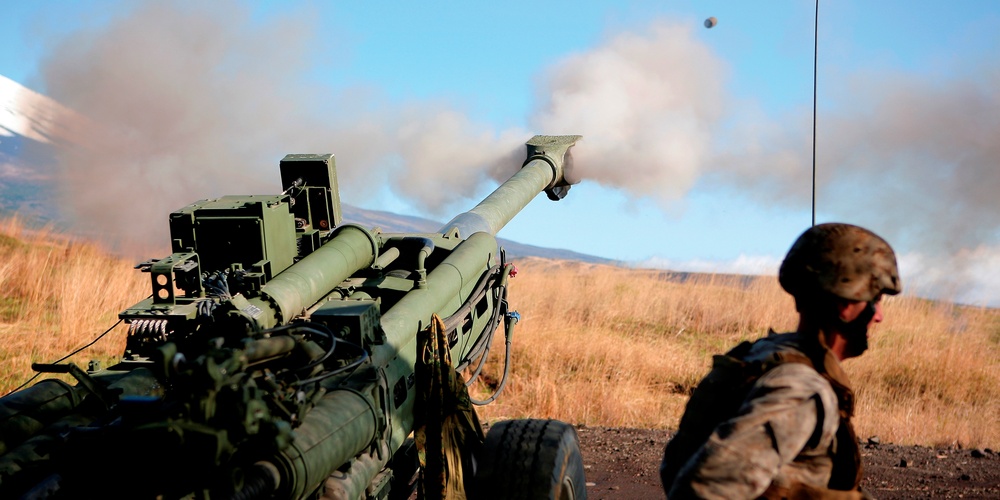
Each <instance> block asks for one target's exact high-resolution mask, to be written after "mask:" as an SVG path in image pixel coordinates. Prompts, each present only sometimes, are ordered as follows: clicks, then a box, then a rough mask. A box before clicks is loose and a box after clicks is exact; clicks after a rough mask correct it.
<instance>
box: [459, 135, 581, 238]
mask: <svg viewBox="0 0 1000 500" xmlns="http://www.w3.org/2000/svg"><path fill="white" fill-rule="evenodd" d="M579 139H580V136H579V135H555V136H550V135H536V136H535V137H532V138H531V140H530V141H528V142H527V147H528V158H527V159H526V160H525V162H524V165H523V166H522V167H521V170H520V171H518V172H517V173H516V174H514V175H513V176H512V177H511V178H510V179H508V180H507V182H504V183H503V184H501V185H500V187H498V188H497V189H496V190H495V191H493V193H491V194H490V195H489V196H487V197H486V199H484V200H483V201H481V202H480V203H479V204H478V205H476V206H475V208H473V209H472V210H469V211H468V212H465V213H462V214H459V215H458V216H456V217H455V218H454V219H452V220H451V221H449V222H448V223H447V224H445V225H444V226H443V227H442V228H441V233H447V232H449V231H451V230H452V229H458V232H459V235H460V236H461V237H463V238H467V237H469V236H470V235H472V234H473V233H477V232H480V231H482V232H486V233H489V234H491V235H493V236H496V234H497V232H499V231H500V229H502V228H503V227H504V226H505V225H507V223H508V222H510V220H511V219H513V218H514V216H515V215H517V213H518V212H520V211H521V210H522V209H524V207H526V206H527V205H528V203H529V202H531V200H533V199H534V198H535V196H536V195H538V193H540V192H542V191H543V190H544V191H546V193H547V194H548V195H549V198H551V199H553V200H559V199H562V198H563V197H564V196H565V193H566V191H568V190H569V185H570V184H572V183H573V181H572V180H571V179H567V175H566V174H567V173H568V172H569V171H571V170H572V165H573V164H572V156H571V155H570V148H571V147H573V145H574V144H576V141H577V140H579Z"/></svg>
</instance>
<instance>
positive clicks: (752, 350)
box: [743, 331, 809, 365]
mask: <svg viewBox="0 0 1000 500" xmlns="http://www.w3.org/2000/svg"><path fill="white" fill-rule="evenodd" d="M802 345H803V343H802V339H801V337H800V336H799V334H797V333H794V332H792V333H775V332H774V331H771V332H770V333H769V334H768V336H766V337H763V338H761V339H758V340H757V341H755V342H753V343H752V344H750V345H749V346H748V347H747V349H746V351H745V353H744V355H743V360H744V361H749V362H761V363H765V364H771V365H777V364H782V363H784V362H798V363H804V364H808V358H809V357H808V355H807V354H806V352H805V349H804V348H803V347H802Z"/></svg>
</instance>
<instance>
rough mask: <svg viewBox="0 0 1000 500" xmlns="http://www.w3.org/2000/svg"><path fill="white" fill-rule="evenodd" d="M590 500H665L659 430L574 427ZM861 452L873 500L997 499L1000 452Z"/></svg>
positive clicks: (871, 446) (868, 448)
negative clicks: (924, 499)
mask: <svg viewBox="0 0 1000 500" xmlns="http://www.w3.org/2000/svg"><path fill="white" fill-rule="evenodd" d="M576 430H577V434H578V435H579V436H580V447H581V451H582V453H583V462H584V467H585V470H586V475H587V494H588V498H590V499H591V500H601V499H647V498H649V499H657V498H664V495H663V490H662V488H661V487H660V477H659V473H658V468H659V464H660V459H661V458H662V453H663V446H664V445H665V444H666V442H667V440H668V439H669V438H670V433H669V432H668V431H664V430H645V429H609V428H603V427H582V426H581V427H577V429H576ZM877 441H878V440H877V439H875V438H872V439H869V440H868V442H866V443H865V444H864V445H863V446H862V449H861V452H862V459H863V460H864V467H865V480H864V483H863V486H864V487H865V489H867V490H868V492H869V493H871V494H872V496H874V497H875V498H879V499H910V498H992V499H997V498H1000V452H998V451H995V450H990V449H983V450H968V449H966V450H963V449H934V448H925V447H920V446H897V445H893V444H885V443H881V444H880V443H877Z"/></svg>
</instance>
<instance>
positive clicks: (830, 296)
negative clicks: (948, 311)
mask: <svg viewBox="0 0 1000 500" xmlns="http://www.w3.org/2000/svg"><path fill="white" fill-rule="evenodd" d="M778 281H779V283H780V284H781V286H782V288H784V289H785V291H787V292H788V293H790V294H791V295H792V296H793V297H794V298H795V304H796V309H797V310H798V311H799V313H800V315H801V318H803V319H804V318H809V323H807V326H802V324H800V328H801V330H800V331H799V332H796V333H787V334H782V335H774V334H773V333H772V335H770V336H769V337H767V338H764V339H761V340H758V341H757V342H754V343H752V344H751V343H750V342H744V343H742V344H740V345H739V346H737V347H736V348H734V349H733V350H732V351H730V352H729V353H727V354H726V355H719V356H716V357H715V359H714V363H713V368H712V371H711V372H709V374H708V376H706V377H705V379H703V380H702V382H701V383H699V385H698V387H697V388H695V391H694V393H693V394H692V395H691V399H690V400H689V401H688V406H687V408H686V409H685V412H684V416H683V417H682V418H681V422H680V426H679V429H678V432H677V434H676V435H675V436H674V438H673V439H671V441H670V443H668V444H667V447H666V449H665V450H664V458H663V462H662V464H661V467H660V476H661V479H662V481H663V486H664V489H665V490H666V491H667V493H668V495H667V496H668V497H669V498H671V499H672V500H676V499H681V498H726V499H729V498H757V497H764V498H863V497H865V496H866V495H864V493H863V492H862V491H861V489H860V488H859V483H860V480H861V454H860V450H859V449H858V442H857V438H856V436H855V434H854V428H853V426H852V425H851V417H852V416H853V413H854V393H853V392H852V391H851V387H850V383H849V382H848V380H847V376H846V374H845V373H844V371H843V369H842V368H841V366H840V361H839V359H844V358H845V357H853V356H857V355H860V354H861V353H862V352H864V350H865V349H866V348H867V346H868V344H867V336H866V334H867V326H868V324H869V323H870V322H871V321H873V319H874V318H875V317H876V314H878V307H877V304H878V301H879V299H880V298H881V296H882V295H886V294H888V295H894V294H897V293H899V292H900V291H902V285H901V283H900V280H899V273H898V270H897V268H896V256H895V253H894V252H893V250H892V248H891V247H890V246H889V244H888V243H887V242H886V241H885V240H883V239H882V238H881V237H879V236H878V235H876V234H875V233H872V232H871V231H869V230H867V229H864V228H861V227H858V226H853V225H850V224H839V223H832V224H820V225H818V226H813V227H811V228H809V229H808V230H806V231H805V232H804V233H803V234H802V235H801V236H799V238H798V239H797V240H796V241H795V243H794V244H793V245H792V248H791V249H790V250H789V252H788V254H787V255H786V256H785V260H784V261H783V262H782V264H781V269H780V271H779V273H778ZM844 301H847V302H848V303H850V304H856V303H859V302H867V303H868V305H867V307H866V309H865V310H864V312H863V313H858V314H857V315H856V316H853V317H851V318H849V319H846V318H844V317H840V316H839V314H841V312H840V310H839V309H837V308H838V307H841V306H842V305H843V304H844ZM818 325H822V328H824V329H825V328H829V329H830V331H832V332H834V333H835V334H836V339H837V340H838V341H840V342H847V344H844V343H841V344H839V347H838V353H837V354H834V352H833V351H831V350H830V349H829V347H828V346H827V345H826V343H825V342H826V340H827V338H826V337H825V334H824V331H825V330H822V329H821V327H820V326H818ZM845 346H847V347H850V349H851V350H850V351H847V350H844V349H846V348H847V347H845Z"/></svg>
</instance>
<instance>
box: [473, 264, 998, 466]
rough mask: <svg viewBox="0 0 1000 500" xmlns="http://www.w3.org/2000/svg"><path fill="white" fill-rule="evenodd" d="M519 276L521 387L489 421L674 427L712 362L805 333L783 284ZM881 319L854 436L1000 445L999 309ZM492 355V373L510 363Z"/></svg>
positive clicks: (514, 289)
mask: <svg viewBox="0 0 1000 500" xmlns="http://www.w3.org/2000/svg"><path fill="white" fill-rule="evenodd" d="M519 268H520V270H521V272H520V273H519V274H518V276H517V277H516V278H515V279H514V280H512V281H511V292H510V301H511V303H512V305H513V307H515V308H516V309H517V310H518V311H519V312H520V313H521V315H522V320H521V322H520V323H519V324H518V327H517V329H516V331H515V337H514V341H513V356H514V360H513V366H514V368H513V371H514V376H513V377H512V379H511V380H510V382H509V383H508V384H507V388H506V389H505V391H504V394H503V395H502V396H501V397H500V398H499V400H498V402H496V403H494V404H493V405H490V406H488V407H485V408H484V409H483V410H482V411H481V415H482V416H483V417H484V418H486V419H494V418H501V417H504V418H506V417H520V416H526V415H532V416H536V417H555V418H560V419H563V420H566V421H569V422H573V423H584V424H587V425H601V426H614V427H639V428H676V425H677V422H678V421H679V419H680V415H681V413H682V411H683V408H684V404H685V403H686V401H687V394H688V391H689V390H690V389H691V388H692V386H693V384H696V383H697V381H698V380H699V379H700V378H701V377H702V376H704V374H705V373H707V372H708V369H709V366H710V360H711V355H712V354H715V353H720V352H724V351H725V350H727V349H728V348H729V347H731V346H733V345H735V344H736V343H738V342H739V341H741V340H744V339H754V338H758V337H761V336H764V335H766V334H767V332H768V329H769V328H773V329H775V330H776V331H790V330H792V329H794V327H795V323H796V316H795V315H794V311H795V308H794V304H793V302H792V299H791V297H790V296H788V295H787V294H785V292H784V291H783V290H781V288H780V286H779V285H778V283H777V279H774V278H767V277H761V278H757V279H749V280H748V279H746V278H745V277H736V276H693V277H689V278H688V279H686V280H682V279H680V276H677V275H673V276H672V275H670V274H669V273H663V272H657V271H646V270H630V269H622V268H617V267H609V266H595V265H587V264H579V263H569V262H554V261H544V260H536V259H528V260H525V261H522V262H520V263H519ZM884 312H885V317H886V318H885V321H884V322H883V323H882V324H880V325H877V326H876V327H875V328H874V330H873V331H872V332H871V335H872V348H871V350H870V351H869V352H868V353H866V354H865V355H864V356H862V357H860V358H856V359H852V360H848V361H847V362H845V367H846V370H847V371H848V373H849V375H850V377H851V381H852V383H853V385H854V387H855V390H856V392H857V397H858V412H857V413H858V417H857V420H856V422H857V424H856V425H857V430H858V433H859V435H860V436H863V437H870V436H879V437H880V438H881V440H882V441H883V442H894V443H899V444H922V445H960V446H963V447H976V446H978V447H992V448H994V449H996V448H998V447H1000V427H998V426H997V425H996V424H997V415H1000V311H998V310H993V309H984V308H971V307H963V306H956V305H953V304H949V303H943V302H932V301H927V300H922V299H917V298H913V297H906V296H902V297H888V298H886V299H885V303H884ZM494 352H496V349H495V351H494ZM501 352H502V351H501ZM494 358H495V359H493V360H492V361H491V366H490V370H491V371H490V373H491V374H494V376H495V374H499V373H501V371H500V370H501V369H502V359H501V356H494Z"/></svg>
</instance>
